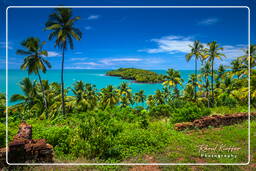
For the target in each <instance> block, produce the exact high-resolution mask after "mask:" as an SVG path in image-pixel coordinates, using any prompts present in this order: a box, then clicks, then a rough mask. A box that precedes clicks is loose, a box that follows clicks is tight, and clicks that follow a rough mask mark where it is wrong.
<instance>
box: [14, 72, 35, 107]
mask: <svg viewBox="0 0 256 171" xmlns="http://www.w3.org/2000/svg"><path fill="white" fill-rule="evenodd" d="M20 88H21V90H22V92H23V94H14V95H12V96H11V102H20V103H19V104H20V105H22V106H23V109H24V111H25V110H29V109H31V108H32V107H33V106H34V105H35V104H36V101H37V97H38V94H37V91H36V81H34V82H31V81H30V79H29V78H27V77H26V78H24V79H23V80H22V81H21V82H20Z"/></svg>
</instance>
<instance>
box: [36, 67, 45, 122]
mask: <svg viewBox="0 0 256 171" xmlns="http://www.w3.org/2000/svg"><path fill="white" fill-rule="evenodd" d="M37 75H38V78H39V82H40V85H41V88H42V93H43V100H44V107H45V109H47V108H48V106H47V101H46V96H45V90H44V86H43V83H42V79H41V76H40V73H39V71H38V70H37ZM46 118H48V113H47V112H46Z"/></svg>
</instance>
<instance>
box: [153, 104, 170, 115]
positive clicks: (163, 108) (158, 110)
mask: <svg viewBox="0 0 256 171" xmlns="http://www.w3.org/2000/svg"><path fill="white" fill-rule="evenodd" d="M172 111H173V108H172V107H171V106H170V105H166V104H162V105H157V106H153V107H152V108H150V110H149V116H152V117H160V116H167V117H169V116H170V115H171V113H172Z"/></svg>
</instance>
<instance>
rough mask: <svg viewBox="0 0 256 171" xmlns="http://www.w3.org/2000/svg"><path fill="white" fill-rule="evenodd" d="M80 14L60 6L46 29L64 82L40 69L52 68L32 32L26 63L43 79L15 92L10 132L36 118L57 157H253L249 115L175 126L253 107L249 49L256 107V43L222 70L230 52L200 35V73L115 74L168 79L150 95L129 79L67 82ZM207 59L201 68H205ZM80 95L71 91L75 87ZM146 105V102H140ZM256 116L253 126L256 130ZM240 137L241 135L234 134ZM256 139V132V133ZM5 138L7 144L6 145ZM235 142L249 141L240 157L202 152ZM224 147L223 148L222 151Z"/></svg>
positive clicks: (37, 131)
mask: <svg viewBox="0 0 256 171" xmlns="http://www.w3.org/2000/svg"><path fill="white" fill-rule="evenodd" d="M78 19H79V17H72V11H71V9H68V8H63V9H62V8H58V9H56V11H55V12H54V13H53V14H51V15H50V17H49V21H48V22H47V23H46V30H51V31H52V32H51V33H50V35H49V39H50V40H52V39H54V40H55V46H57V47H59V48H60V49H61V50H62V52H63V53H62V62H61V66H62V70H61V84H59V83H57V82H51V83H50V82H48V80H41V77H40V73H41V72H43V73H45V72H46V68H47V67H48V68H50V63H49V62H48V61H47V60H46V59H45V58H47V51H46V50H43V49H42V47H43V44H44V43H42V42H40V40H39V39H37V38H33V37H30V38H28V39H25V41H23V42H22V46H23V47H24V49H25V50H24V49H23V50H17V54H21V55H24V63H23V64H22V66H21V69H26V70H27V71H28V73H29V74H32V73H33V74H36V75H37V76H38V78H39V83H38V82H37V81H35V80H30V79H29V78H23V80H21V81H20V88H21V90H22V94H14V95H12V96H11V101H13V102H18V103H17V104H16V105H13V106H9V107H8V111H9V112H8V116H9V118H8V125H9V130H8V132H9V137H8V139H9V140H11V139H12V137H13V136H14V135H15V134H16V132H17V129H18V128H17V127H18V124H19V123H20V122H21V121H22V120H25V121H27V122H28V123H29V124H32V125H33V138H35V139H37V138H44V139H47V141H48V143H50V144H52V145H53V147H54V152H55V159H56V160H57V161H67V162H70V161H75V160H77V159H83V161H85V162H122V161H124V162H139V161H141V162H143V161H144V159H143V156H145V155H146V154H148V155H153V156H154V157H155V158H156V160H157V162H186V163H188V162H200V161H198V160H203V161H204V162H225V163H228V162H229V163H231V162H247V158H246V156H247V145H246V144H247V143H244V142H246V141H247V133H248V132H247V126H248V125H247V122H244V123H242V124H237V125H233V126H226V127H221V128H208V129H203V130H185V131H184V132H179V131H175V130H174V124H175V123H178V122H188V121H193V120H195V119H198V118H200V117H202V116H207V115H211V114H216V113H217V114H228V113H238V112H247V110H248V109H247V105H248V100H249V99H248V75H249V73H248V60H247V59H248V55H249V59H250V61H251V64H250V67H251V83H250V84H251V92H250V94H251V99H250V100H251V106H252V110H254V111H255V107H256V106H255V105H256V70H255V66H256V62H255V61H256V45H251V47H250V49H251V50H250V54H248V51H245V54H244V56H241V57H237V58H236V59H234V60H233V61H231V63H230V65H229V66H225V67H224V66H222V65H220V66H219V67H218V69H217V70H214V61H215V60H216V59H221V57H222V56H224V54H221V53H220V51H221V50H222V48H221V47H220V45H218V44H217V42H215V41H214V42H211V43H209V44H207V47H204V46H203V45H202V44H200V42H199V41H196V42H195V43H194V45H193V46H191V53H189V54H187V55H186V59H187V60H188V61H189V60H190V59H191V58H192V56H195V74H191V75H190V76H189V80H188V81H187V82H184V80H183V79H182V77H181V74H180V72H179V71H176V70H174V69H172V68H170V69H168V70H167V72H166V75H159V74H157V73H154V72H151V71H146V70H142V69H134V68H120V69H118V70H113V71H109V72H108V73H107V75H111V76H120V77H121V78H124V79H131V80H134V81H135V82H142V83H162V84H163V87H162V89H158V90H156V91H155V93H154V94H151V95H148V96H146V95H145V92H144V90H140V91H138V92H132V89H131V88H130V87H129V84H128V83H125V82H123V83H121V84H120V85H119V86H118V87H114V86H113V85H107V86H106V87H105V88H102V89H101V90H98V89H97V87H96V85H92V84H91V83H84V82H83V81H77V82H75V83H74V84H73V86H71V87H69V88H66V89H65V88H64V86H63V85H64V82H63V72H64V67H63V66H64V54H65V51H66V50H67V48H68V45H69V46H70V48H71V49H72V48H73V38H74V39H76V40H80V39H81V35H82V33H81V32H80V31H79V30H78V29H76V28H74V27H73V24H74V22H75V21H77V20H78ZM198 59H200V61H201V65H200V70H201V72H200V73H199V74H198V73H197V60H198ZM210 79H211V81H209V80H210ZM69 92H71V93H72V95H70V93H69ZM141 104H143V106H140V105H141ZM4 106H5V95H4V94H0V121H1V123H0V139H4V140H5V138H4V136H5V130H4V128H5V126H4V122H5V108H4ZM255 125H256V124H255V121H252V127H253V129H255ZM234 138H235V139H236V141H234ZM254 138H255V135H254ZM4 143H5V142H4V141H0V146H1V147H2V146H4ZM216 143H218V144H227V145H230V146H238V147H241V149H242V150H241V151H239V152H237V156H238V157H237V158H203V159H202V158H200V152H199V151H198V145H201V144H208V145H212V146H214V145H216ZM222 153H223V152H221V154H222Z"/></svg>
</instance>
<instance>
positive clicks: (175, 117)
mask: <svg viewBox="0 0 256 171" xmlns="http://www.w3.org/2000/svg"><path fill="white" fill-rule="evenodd" d="M210 113H211V111H210V109H208V108H204V107H203V108H200V107H198V106H197V105H191V106H187V105H186V106H184V107H183V108H179V109H175V112H174V113H173V114H172V115H171V118H170V121H171V123H178V122H191V121H193V120H195V119H198V118H201V117H202V116H207V115H210Z"/></svg>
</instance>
